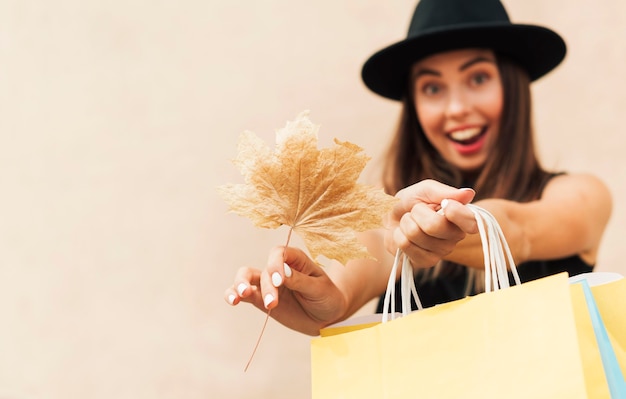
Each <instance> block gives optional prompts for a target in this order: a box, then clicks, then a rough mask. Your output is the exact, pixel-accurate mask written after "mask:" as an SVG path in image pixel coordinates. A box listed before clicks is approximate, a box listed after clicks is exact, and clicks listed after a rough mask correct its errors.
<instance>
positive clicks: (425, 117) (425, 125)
mask: <svg viewBox="0 0 626 399" xmlns="http://www.w3.org/2000/svg"><path fill="white" fill-rule="evenodd" d="M415 111H416V112H417V115H418V116H417V120H418V121H419V123H420V126H422V129H423V130H424V133H425V134H426V137H427V138H428V140H430V141H432V139H433V137H435V136H436V135H437V132H438V131H441V130H442V129H443V124H444V113H443V112H442V110H441V109H439V107H437V106H436V105H434V104H432V103H427V104H419V103H418V104H417V105H416V106H415Z"/></svg>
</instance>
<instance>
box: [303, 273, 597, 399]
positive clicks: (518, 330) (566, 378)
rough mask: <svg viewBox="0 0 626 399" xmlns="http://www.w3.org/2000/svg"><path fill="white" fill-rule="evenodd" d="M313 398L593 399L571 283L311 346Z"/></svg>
mask: <svg viewBox="0 0 626 399" xmlns="http://www.w3.org/2000/svg"><path fill="white" fill-rule="evenodd" d="M311 350H312V351H311V359H312V389H313V398H314V399H317V398H324V399H329V398H407V397H420V398H438V399H442V398H473V397H480V398H525V399H528V398H533V399H537V398H569V399H571V398H586V397H587V392H586V388H585V378H584V372H583V364H582V360H581V355H580V351H579V344H578V338H577V333H576V324H575V319H574V311H573V307H572V299H571V294H570V285H569V282H568V278H567V275H566V274H560V275H556V276H551V277H547V278H544V279H540V280H536V281H532V282H529V283H525V284H523V285H520V286H515V287H512V288H509V289H505V290H500V291H495V292H490V293H484V294H480V295H476V296H474V297H470V298H465V299H462V300H459V301H455V302H451V303H447V304H443V305H439V306H435V307H433V308H429V309H425V310H422V311H419V312H414V313H412V314H410V315H408V316H406V317H403V318H401V319H397V320H394V321H392V322H389V323H384V324H378V325H375V326H373V327H369V328H365V329H362V330H357V331H352V332H348V333H344V334H339V335H333V336H328V337H322V338H317V339H314V340H313V341H312V343H311Z"/></svg>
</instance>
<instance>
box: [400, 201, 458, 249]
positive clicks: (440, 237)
mask: <svg viewBox="0 0 626 399" xmlns="http://www.w3.org/2000/svg"><path fill="white" fill-rule="evenodd" d="M431 213H432V212H431ZM437 216H438V215H436V214H435V219H437V220H434V221H432V222H431V223H430V225H428V224H426V225H425V224H423V223H422V224H421V225H418V223H416V221H415V220H414V218H413V217H412V215H410V214H407V215H406V216H405V217H403V218H402V221H401V223H400V231H401V232H402V233H403V234H404V235H405V236H406V237H407V239H408V241H409V245H408V246H407V247H406V248H403V250H407V249H409V248H410V246H416V247H419V248H421V249H423V250H426V251H428V252H432V253H434V254H436V255H438V256H441V257H443V256H446V255H448V254H449V253H450V252H452V250H453V249H454V246H455V245H456V243H457V242H458V241H459V240H461V239H462V238H463V237H464V236H465V234H464V233H463V232H462V231H460V230H459V229H458V228H457V227H456V226H454V225H453V224H452V223H450V222H448V221H447V220H445V218H441V217H437Z"/></svg>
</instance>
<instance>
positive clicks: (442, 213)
mask: <svg viewBox="0 0 626 399" xmlns="http://www.w3.org/2000/svg"><path fill="white" fill-rule="evenodd" d="M446 206H448V200H447V199H445V198H444V200H443V201H441V208H440V209H439V210H438V211H437V213H438V214H439V215H445V212H444V210H445V209H446Z"/></svg>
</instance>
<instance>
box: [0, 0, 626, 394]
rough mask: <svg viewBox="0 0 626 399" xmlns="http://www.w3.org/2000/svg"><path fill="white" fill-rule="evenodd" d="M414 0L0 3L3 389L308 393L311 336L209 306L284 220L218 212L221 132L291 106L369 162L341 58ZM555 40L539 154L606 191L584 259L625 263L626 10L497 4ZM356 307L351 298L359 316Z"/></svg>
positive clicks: (366, 46)
mask: <svg viewBox="0 0 626 399" xmlns="http://www.w3.org/2000/svg"><path fill="white" fill-rule="evenodd" d="M414 4H415V2H414V1H413V0H410V1H409V0H394V1H392V2H381V1H374V0H358V1H356V0H353V1H336V0H320V1H315V2H311V1H302V0H247V1H214V0H213V1H211V0H210V1H206V0H205V1H200V0H177V1H172V0H164V1H147V0H123V1H122V0H111V1H106V2H104V1H99V2H96V1H79V0H57V1H54V2H50V1H43V0H34V1H29V2H25V1H19V0H3V1H2V2H0V134H1V135H2V145H1V146H0V188H1V190H2V191H1V194H0V323H1V324H0V397H1V398H7V399H27V398H28V399H38V398H50V399H57V398H58V399H74V398H76V399H79V398H80V399H86V398H90V399H91V398H94V399H96V398H102V399H105V398H106V399H109V398H118V399H122V398H129V399H130V398H133V399H136V398H150V399H157V398H158V399H165V398H176V399H182V398H185V399H195V398H227V397H228V398H307V397H309V396H310V389H311V387H310V365H309V363H310V357H309V342H310V337H308V336H304V335H302V334H299V333H295V332H292V331H289V330H287V329H286V328H284V327H282V326H280V325H278V323H276V322H274V321H273V320H270V322H269V323H268V327H267V330H266V331H265V335H264V337H263V339H262V341H261V345H260V347H259V350H258V351H257V353H256V356H255V358H254V360H253V362H252V364H251V366H250V369H249V370H248V371H247V372H246V373H244V372H243V368H244V366H245V364H246V362H247V360H248V357H249V356H250V354H251V352H252V348H253V346H254V343H255V342H256V339H257V337H258V334H259V332H260V330H261V326H262V324H263V320H264V315H263V313H261V312H259V311H257V310H255V309H252V308H251V307H250V306H238V307H235V308H232V307H230V306H228V305H227V304H226V303H225V302H224V300H223V292H224V289H225V288H226V287H227V286H228V285H230V284H231V283H232V280H233V276H234V274H235V272H236V270H237V269H238V268H239V267H240V266H244V265H254V266H259V267H262V266H263V265H264V262H265V259H266V256H267V253H268V250H269V248H271V247H272V246H274V245H279V244H282V243H283V242H284V240H285V231H284V230H281V229H279V230H276V231H273V230H261V229H257V228H256V227H254V226H253V225H252V224H251V223H250V222H249V221H248V220H245V219H243V218H241V217H239V216H236V215H234V214H229V213H227V206H226V204H225V203H224V201H223V200H222V199H221V198H220V197H218V195H217V192H216V187H217V186H218V185H221V184H224V183H228V182H241V181H242V178H241V176H240V175H239V174H238V172H237V171H236V169H235V168H234V167H233V166H232V164H231V163H230V160H231V159H232V158H233V157H234V156H235V155H236V146H237V141H238V137H239V134H240V133H241V132H243V131H244V130H252V131H254V132H255V133H257V134H258V135H259V136H261V137H262V138H263V139H264V140H266V142H267V143H268V145H272V143H273V141H274V132H275V129H277V128H280V127H282V126H284V124H285V122H286V121H287V120H291V119H293V118H294V117H295V116H296V115H297V114H298V113H300V112H301V111H303V110H306V109H308V110H310V112H311V114H310V117H311V119H312V121H313V122H315V123H317V124H320V125H321V130H320V146H328V145H330V144H331V143H332V139H333V138H335V137H337V138H339V139H341V140H348V141H351V142H354V143H356V144H359V145H361V146H362V147H364V149H365V151H366V153H367V154H368V155H370V156H372V158H373V159H372V161H371V163H370V164H368V167H367V168H366V171H365V174H364V175H363V179H364V180H372V179H375V178H376V173H377V171H378V169H377V167H376V162H377V159H378V158H379V156H380V154H381V152H382V151H383V150H384V149H385V147H386V145H387V141H388V138H389V134H390V132H391V130H392V128H393V127H394V126H395V123H396V117H397V114H398V104H396V103H394V102H391V101H388V100H385V99H382V98H380V97H377V96H375V95H374V94H372V93H370V92H368V91H367V90H366V89H365V87H364V86H363V84H362V83H361V81H360V77H359V76H360V75H359V74H360V67H361V65H362V63H363V61H364V60H365V59H366V58H367V57H368V56H369V55H370V54H371V53H372V52H373V51H375V50H378V49H379V48H382V47H383V46H385V45H387V44H390V43H392V42H395V41H397V40H400V39H402V38H403V36H404V35H405V31H406V28H407V24H408V21H409V17H410V14H411V13H412V11H413V8H414ZM505 4H506V5H507V7H508V10H509V13H510V14H511V16H512V19H513V20H514V21H516V22H529V23H538V24H547V25H549V26H550V27H552V28H553V29H555V30H556V31H558V32H559V33H561V34H562V35H563V36H564V37H565V39H566V41H567V43H568V45H569V52H568V54H567V57H566V59H565V61H564V63H563V64H562V65H561V66H560V67H559V68H558V69H557V70H555V71H554V72H552V73H550V74H549V75H548V76H546V77H545V78H543V79H541V80H540V81H538V82H537V83H535V84H534V85H533V93H534V105H535V111H536V119H535V122H536V123H535V127H536V130H537V139H538V147H539V149H540V153H541V156H542V160H543V162H544V164H545V165H546V166H548V167H551V168H555V169H559V170H569V171H587V172H590V173H594V174H597V175H599V176H601V177H602V178H603V179H604V181H605V182H606V183H607V185H608V186H609V187H610V189H611V191H612V193H613V195H614V200H615V206H614V212H613V218H612V220H611V222H610V225H609V227H608V229H607V231H606V235H605V239H604V241H603V245H602V248H601V253H600V256H599V260H598V267H597V269H598V270H603V271H617V272H621V273H623V274H626V266H625V265H624V263H622V260H621V252H620V251H621V250H622V248H623V243H622V237H623V236H624V233H625V229H626V213H625V210H624V206H623V204H624V202H625V201H626V180H625V179H624V173H625V172H624V170H625V167H624V166H625V165H624V161H623V153H624V150H625V145H624V138H623V137H624V124H623V121H622V116H623V115H624V111H625V110H626V95H625V94H624V93H625V92H626V82H625V80H624V74H623V68H624V65H626V43H625V39H626V3H624V2H623V1H619V0H601V1H591V0H586V1H585V0H573V1H572V0H551V1H545V0H508V1H505ZM363 311H364V312H369V311H370V309H369V308H367V309H364V310H363Z"/></svg>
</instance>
